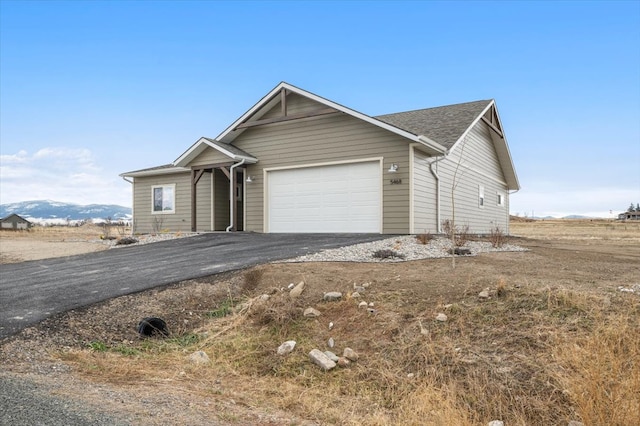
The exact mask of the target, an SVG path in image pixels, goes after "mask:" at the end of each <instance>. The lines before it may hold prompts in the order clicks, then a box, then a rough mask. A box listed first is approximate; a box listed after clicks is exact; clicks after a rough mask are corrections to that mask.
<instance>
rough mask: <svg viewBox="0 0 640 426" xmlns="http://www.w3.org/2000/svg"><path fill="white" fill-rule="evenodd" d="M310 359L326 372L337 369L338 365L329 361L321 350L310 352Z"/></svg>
mask: <svg viewBox="0 0 640 426" xmlns="http://www.w3.org/2000/svg"><path fill="white" fill-rule="evenodd" d="M309 358H310V359H311V361H313V363H314V364H316V365H317V366H319V367H320V368H322V369H323V370H324V371H329V370H331V369H333V368H336V363H335V362H333V361H332V360H331V359H329V357H328V356H326V355H325V354H324V352H322V351H321V350H320V349H313V350H312V351H311V352H309Z"/></svg>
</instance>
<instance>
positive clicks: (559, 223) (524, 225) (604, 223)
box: [510, 219, 640, 242]
mask: <svg viewBox="0 0 640 426" xmlns="http://www.w3.org/2000/svg"><path fill="white" fill-rule="evenodd" d="M510 230H511V235H514V236H518V237H526V238H536V239H561V240H562V239H568V240H622V242H625V241H627V242H632V241H640V221H638V222H620V221H615V220H608V219H549V220H547V219H545V220H534V221H524V220H515V221H514V220H512V221H511V223H510Z"/></svg>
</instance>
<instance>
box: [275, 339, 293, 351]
mask: <svg viewBox="0 0 640 426" xmlns="http://www.w3.org/2000/svg"><path fill="white" fill-rule="evenodd" d="M295 347H296V341H295V340H287V341H286V342H284V343H283V344H281V345H280V346H279V347H278V355H286V354H288V353H289V352H291V351H293V349H294V348H295Z"/></svg>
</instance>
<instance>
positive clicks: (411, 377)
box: [407, 373, 415, 379]
mask: <svg viewBox="0 0 640 426" xmlns="http://www.w3.org/2000/svg"><path fill="white" fill-rule="evenodd" d="M414 377H415V374H413V373H409V374H407V379H413V378H414Z"/></svg>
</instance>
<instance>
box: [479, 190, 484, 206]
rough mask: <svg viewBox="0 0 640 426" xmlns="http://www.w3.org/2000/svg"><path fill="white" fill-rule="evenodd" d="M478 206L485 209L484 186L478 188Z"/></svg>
mask: <svg viewBox="0 0 640 426" xmlns="http://www.w3.org/2000/svg"><path fill="white" fill-rule="evenodd" d="M478 206H479V207H480V208H483V207H484V186H482V185H479V186H478Z"/></svg>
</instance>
